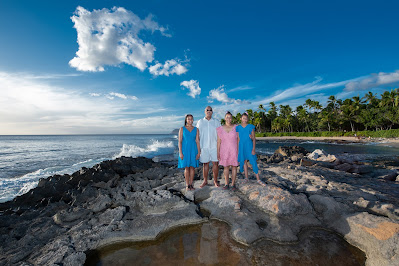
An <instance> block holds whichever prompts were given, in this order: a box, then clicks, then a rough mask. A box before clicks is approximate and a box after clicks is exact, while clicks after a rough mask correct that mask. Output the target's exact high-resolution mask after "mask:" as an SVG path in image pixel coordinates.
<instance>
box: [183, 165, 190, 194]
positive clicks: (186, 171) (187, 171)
mask: <svg viewBox="0 0 399 266" xmlns="http://www.w3.org/2000/svg"><path fill="white" fill-rule="evenodd" d="M184 179H185V180H186V190H188V185H190V167H185V168H184Z"/></svg>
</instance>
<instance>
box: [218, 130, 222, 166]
mask: <svg viewBox="0 0 399 266" xmlns="http://www.w3.org/2000/svg"><path fill="white" fill-rule="evenodd" d="M221 143H222V140H221V139H220V138H219V136H218V160H219V161H220V144H221Z"/></svg>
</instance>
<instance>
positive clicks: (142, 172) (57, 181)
mask: <svg viewBox="0 0 399 266" xmlns="http://www.w3.org/2000/svg"><path fill="white" fill-rule="evenodd" d="M258 165H259V169H260V175H261V177H262V179H263V181H265V182H266V183H267V186H266V187H262V186H259V185H257V183H256V182H249V183H243V182H242V179H241V180H239V183H238V185H239V186H238V188H239V189H238V191H237V192H232V191H226V190H222V189H221V188H216V187H213V186H206V187H204V188H202V189H199V188H198V187H199V185H200V183H201V181H199V180H198V181H196V182H195V188H196V189H195V190H194V191H187V192H186V191H185V189H184V187H185V185H184V177H183V172H182V171H181V170H179V169H176V166H174V165H170V164H165V163H160V162H154V161H153V160H150V159H146V158H143V157H139V158H130V157H121V158H118V159H115V160H112V161H104V162H102V163H100V164H98V165H96V166H94V167H92V168H90V169H87V168H82V169H81V170H80V171H78V172H76V173H74V174H72V175H62V176H60V175H55V176H51V177H49V178H47V179H42V180H40V182H39V184H38V186H37V188H35V189H33V190H31V191H30V192H28V193H27V194H25V195H22V196H20V197H17V198H15V199H14V200H13V201H9V202H6V203H1V204H0V232H1V233H0V240H1V245H0V265H11V264H18V265H38V264H46V265H47V264H63V265H83V264H84V263H85V261H86V258H87V254H89V252H90V251H92V250H96V249H98V248H100V247H104V246H106V245H109V244H112V243H118V242H123V241H142V240H151V239H155V238H156V237H157V236H159V235H160V234H161V233H163V232H165V231H168V230H170V229H171V228H175V227H179V226H183V225H188V224H197V223H202V222H205V221H208V219H209V218H211V219H218V220H222V221H225V222H227V223H228V224H229V225H230V233H231V236H232V237H233V239H235V240H236V241H238V242H240V243H242V244H245V245H250V244H251V243H253V242H255V241H258V240H260V239H269V240H273V241H277V242H280V243H289V242H294V241H297V240H298V234H299V233H300V232H301V230H303V229H305V228H312V227H317V228H325V229H328V230H332V231H334V232H336V233H338V234H340V235H342V236H343V237H344V239H345V240H346V241H347V242H349V243H350V244H352V245H354V246H356V247H358V248H359V249H361V250H362V251H363V252H365V254H366V257H367V260H366V264H367V265H399V245H398V243H399V182H398V181H399V180H398V177H397V175H398V169H399V167H397V166H396V165H395V164H393V165H390V167H384V166H383V165H373V164H370V163H368V162H363V161H361V160H358V159H357V158H353V157H351V156H349V155H348V156H346V157H338V158H337V157H335V156H333V155H327V154H323V152H322V151H320V152H313V153H312V154H309V153H308V152H307V151H305V150H304V149H303V148H301V147H297V146H294V147H281V148H280V149H279V150H277V151H276V153H275V154H274V155H272V156H259V160H258ZM221 173H222V171H221V170H220V174H221ZM201 175H202V173H201V169H197V170H196V177H198V176H201ZM239 178H242V175H241V174H239ZM221 180H223V179H221ZM222 182H223V181H222ZM201 210H204V211H206V212H207V213H208V215H207V216H209V218H208V217H205V216H204V215H203V213H201Z"/></svg>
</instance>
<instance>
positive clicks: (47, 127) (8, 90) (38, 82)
mask: <svg viewBox="0 0 399 266" xmlns="http://www.w3.org/2000/svg"><path fill="white" fill-rule="evenodd" d="M96 95H99V96H106V95H108V96H111V95H110V94H99V93H92V94H91V95H89V94H87V93H86V92H84V93H81V92H79V91H78V90H67V89H65V88H63V87H60V86H53V85H51V84H50V83H48V82H47V81H45V80H43V79H36V78H35V77H34V76H33V75H26V76H25V75H24V74H21V73H6V72H1V71H0V134H6V135H7V134H10V135H13V134H92V133H146V131H145V130H147V131H153V130H155V131H156V130H158V131H157V132H158V133H159V132H161V130H160V129H144V128H143V129H140V131H139V130H136V128H135V127H134V125H133V124H131V126H125V124H124V122H125V121H127V120H133V119H135V118H137V116H139V117H140V116H142V115H146V116H148V115H149V114H154V115H157V114H158V113H164V112H165V111H167V110H166V109H165V108H163V107H162V106H160V105H159V103H158V101H152V99H151V100H146V99H141V100H140V101H134V104H133V102H132V101H127V100H126V101H125V100H123V101H108V100H107V99H106V98H105V97H99V96H96ZM116 95H119V96H116ZM124 96H125V97H126V99H133V98H134V96H130V95H125V94H118V93H115V92H114V96H113V97H119V98H121V97H122V99H123V97H124ZM172 129H173V128H172ZM168 132H169V130H165V131H164V133H168Z"/></svg>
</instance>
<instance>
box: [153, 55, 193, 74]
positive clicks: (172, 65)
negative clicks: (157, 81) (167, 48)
mask: <svg viewBox="0 0 399 266" xmlns="http://www.w3.org/2000/svg"><path fill="white" fill-rule="evenodd" d="M148 69H149V71H150V73H151V74H153V75H154V76H160V75H164V76H169V75H172V74H177V75H178V76H180V75H182V74H184V73H186V72H187V71H188V69H187V67H185V66H183V65H182V64H180V62H179V61H176V60H174V59H171V60H167V61H166V62H165V64H164V65H162V64H161V63H157V64H155V65H153V66H150V67H149V68H148Z"/></svg>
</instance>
